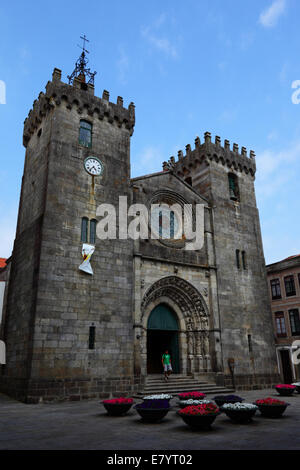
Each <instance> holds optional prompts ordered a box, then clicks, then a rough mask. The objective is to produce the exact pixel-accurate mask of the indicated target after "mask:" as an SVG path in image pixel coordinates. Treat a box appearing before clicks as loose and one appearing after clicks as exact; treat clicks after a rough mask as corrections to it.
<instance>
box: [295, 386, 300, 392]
mask: <svg viewBox="0 0 300 470" xmlns="http://www.w3.org/2000/svg"><path fill="white" fill-rule="evenodd" d="M295 387H296V392H298V393H300V385H295Z"/></svg>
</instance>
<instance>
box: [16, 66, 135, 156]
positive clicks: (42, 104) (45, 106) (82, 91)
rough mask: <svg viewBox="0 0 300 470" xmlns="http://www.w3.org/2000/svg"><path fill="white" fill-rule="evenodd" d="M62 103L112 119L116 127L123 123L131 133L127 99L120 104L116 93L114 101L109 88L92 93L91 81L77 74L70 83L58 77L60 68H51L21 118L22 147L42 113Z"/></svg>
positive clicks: (132, 120) (132, 110)
mask: <svg viewBox="0 0 300 470" xmlns="http://www.w3.org/2000/svg"><path fill="white" fill-rule="evenodd" d="M63 103H64V104H65V105H66V108H67V109H68V110H71V109H73V108H75V109H76V111H77V112H78V114H82V113H83V112H84V111H85V112H86V113H87V114H88V115H89V116H92V117H97V118H98V119H100V120H103V119H106V120H107V121H108V122H109V123H111V124H113V123H116V124H117V125H118V126H119V127H122V126H125V128H126V129H128V130H129V131H130V135H132V134H133V129H134V125H135V106H134V103H132V102H131V103H130V104H129V106H128V108H125V107H124V104H123V98H122V97H121V96H118V98H117V103H112V102H110V101H109V92H108V91H107V90H104V91H103V94H102V98H99V97H97V96H94V85H92V84H90V83H87V84H86V83H84V82H82V81H81V80H79V79H78V78H75V79H74V82H73V84H72V85H68V84H66V83H64V82H62V81H61V71H60V70H59V69H57V68H55V69H54V71H53V74H52V81H49V82H48V83H47V85H46V92H45V93H44V92H41V93H40V94H39V97H38V99H37V100H35V101H34V102H33V107H32V109H31V110H30V111H29V114H28V117H27V118H26V119H25V121H24V132H23V144H24V146H25V147H26V146H27V143H28V141H29V140H30V137H31V135H32V134H33V133H34V132H35V130H36V129H37V128H38V127H39V126H40V124H41V122H42V120H43V118H44V117H45V116H46V114H47V113H48V112H49V111H50V110H51V109H53V108H55V107H56V106H61V105H62V104H63Z"/></svg>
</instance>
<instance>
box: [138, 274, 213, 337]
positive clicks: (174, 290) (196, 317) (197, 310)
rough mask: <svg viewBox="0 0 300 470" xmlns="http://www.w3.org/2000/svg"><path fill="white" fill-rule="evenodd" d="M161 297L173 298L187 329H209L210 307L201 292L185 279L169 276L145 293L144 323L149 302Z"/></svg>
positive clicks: (143, 306) (142, 309) (143, 302)
mask: <svg viewBox="0 0 300 470" xmlns="http://www.w3.org/2000/svg"><path fill="white" fill-rule="evenodd" d="M161 297H167V298H169V299H171V300H172V301H173V302H174V303H175V304H176V305H178V307H179V308H180V311H181V312H182V315H183V316H184V318H185V323H186V330H202V329H205V330H206V329H208V316H209V313H208V308H207V305H206V302H205V300H204V299H203V297H202V295H201V294H200V292H199V291H198V290H197V289H196V288H195V287H194V286H193V285H192V284H190V283H189V282H187V281H186V280H185V279H182V278H179V277H177V276H168V277H164V278H162V279H159V280H158V281H156V282H155V283H154V284H152V286H151V287H150V288H149V289H148V290H147V292H146V293H145V295H144V297H143V300H142V305H141V311H142V319H141V320H142V324H144V320H145V319H144V318H143V317H144V315H145V311H146V307H147V305H148V304H149V303H151V302H154V301H155V300H156V299H158V298H161Z"/></svg>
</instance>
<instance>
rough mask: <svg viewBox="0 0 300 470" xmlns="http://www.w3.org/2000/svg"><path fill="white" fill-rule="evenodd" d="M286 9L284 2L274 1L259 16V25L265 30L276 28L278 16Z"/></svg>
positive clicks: (283, 0)
mask: <svg viewBox="0 0 300 470" xmlns="http://www.w3.org/2000/svg"><path fill="white" fill-rule="evenodd" d="M285 9H286V0H274V1H273V3H272V4H271V5H270V6H269V8H266V9H265V10H264V11H262V13H261V14H260V16H259V20H258V21H259V23H260V24H261V25H262V26H264V27H265V28H272V27H273V26H276V24H277V21H278V20H279V18H280V16H281V15H282V14H283V13H284V11H285Z"/></svg>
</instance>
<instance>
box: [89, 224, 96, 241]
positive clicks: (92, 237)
mask: <svg viewBox="0 0 300 470" xmlns="http://www.w3.org/2000/svg"><path fill="white" fill-rule="evenodd" d="M96 226H97V220H96V219H92V220H91V221H90V243H91V244H92V245H95V243H96Z"/></svg>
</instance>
